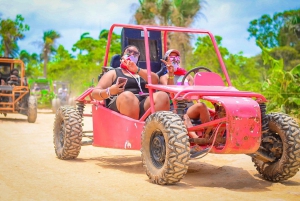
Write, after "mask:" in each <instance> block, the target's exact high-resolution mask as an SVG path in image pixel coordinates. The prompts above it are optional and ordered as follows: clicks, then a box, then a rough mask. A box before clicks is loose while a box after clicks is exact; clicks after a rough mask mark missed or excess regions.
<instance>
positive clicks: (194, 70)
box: [181, 66, 212, 85]
mask: <svg viewBox="0 0 300 201" xmlns="http://www.w3.org/2000/svg"><path fill="white" fill-rule="evenodd" d="M199 70H205V71H207V72H212V71H211V70H210V69H209V68H206V67H204V66H199V67H195V68H193V69H191V70H189V71H188V72H187V73H186V74H185V75H184V77H183V78H182V81H181V85H184V81H185V79H186V78H187V76H189V74H191V73H194V75H195V74H196V73H198V72H199Z"/></svg>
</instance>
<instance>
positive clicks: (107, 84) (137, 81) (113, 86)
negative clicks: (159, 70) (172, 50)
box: [92, 45, 170, 119]
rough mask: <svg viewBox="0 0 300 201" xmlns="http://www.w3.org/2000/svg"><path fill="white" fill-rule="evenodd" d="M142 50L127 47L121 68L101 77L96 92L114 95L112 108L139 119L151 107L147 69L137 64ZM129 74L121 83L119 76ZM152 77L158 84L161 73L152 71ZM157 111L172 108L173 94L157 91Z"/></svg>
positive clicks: (99, 96)
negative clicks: (171, 96)
mask: <svg viewBox="0 0 300 201" xmlns="http://www.w3.org/2000/svg"><path fill="white" fill-rule="evenodd" d="M139 56H140V52H139V50H138V48H137V47H136V46H134V45H129V46H127V47H125V49H124V51H123V54H122V58H121V65H120V68H116V69H114V70H110V71H108V72H107V73H105V74H104V75H103V76H102V78H101V79H100V80H99V82H98V84H97V86H96V87H95V88H94V90H93V92H92V97H93V98H94V99H96V100H105V99H110V100H109V103H108V105H107V107H108V108H110V109H112V110H114V111H116V112H119V113H121V114H123V115H126V116H128V117H131V118H133V119H139V118H141V117H142V115H143V114H144V113H145V111H146V110H147V109H149V108H150V98H149V96H148V89H147V88H146V84H147V79H148V77H147V70H145V69H141V68H139V67H138V66H137V63H138V59H139ZM119 77H120V78H127V82H123V83H118V82H117V80H118V78H119ZM151 81H152V83H153V84H157V83H158V81H159V78H158V76H157V74H155V73H153V72H151ZM153 100H154V107H155V111H168V110H170V104H169V96H168V94H167V93H166V92H162V91H159V92H155V93H153Z"/></svg>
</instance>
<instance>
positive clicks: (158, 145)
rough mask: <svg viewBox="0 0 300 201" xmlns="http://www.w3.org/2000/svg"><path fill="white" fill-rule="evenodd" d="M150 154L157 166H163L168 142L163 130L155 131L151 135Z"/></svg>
mask: <svg viewBox="0 0 300 201" xmlns="http://www.w3.org/2000/svg"><path fill="white" fill-rule="evenodd" d="M150 154H151V159H152V162H153V164H154V165H155V167H157V168H161V167H162V166H163V165H164V163H165V158H166V142H165V138H164V136H163V134H162V132H161V131H155V132H154V133H153V134H152V136H151V139H150Z"/></svg>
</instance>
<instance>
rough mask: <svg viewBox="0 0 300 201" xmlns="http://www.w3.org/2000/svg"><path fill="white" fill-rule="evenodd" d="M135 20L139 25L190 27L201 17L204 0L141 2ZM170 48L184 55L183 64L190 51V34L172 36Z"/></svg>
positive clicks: (145, 0)
mask: <svg viewBox="0 0 300 201" xmlns="http://www.w3.org/2000/svg"><path fill="white" fill-rule="evenodd" d="M139 3H140V5H139V7H137V9H136V12H135V14H134V18H135V21H136V23H137V24H149V25H162V26H181V27H190V26H191V25H192V23H193V22H194V21H195V19H197V18H198V17H199V16H200V14H201V13H200V10H201V8H202V4H204V3H205V1H204V0H139ZM169 37H170V42H171V44H170V46H171V47H172V48H176V49H178V50H179V51H180V52H181V54H182V59H183V60H182V63H183V65H184V64H185V61H184V58H185V54H186V52H187V51H190V50H191V49H192V48H191V45H190V39H191V38H190V36H189V35H188V34H183V33H181V34H175V33H174V34H172V35H170V36H169Z"/></svg>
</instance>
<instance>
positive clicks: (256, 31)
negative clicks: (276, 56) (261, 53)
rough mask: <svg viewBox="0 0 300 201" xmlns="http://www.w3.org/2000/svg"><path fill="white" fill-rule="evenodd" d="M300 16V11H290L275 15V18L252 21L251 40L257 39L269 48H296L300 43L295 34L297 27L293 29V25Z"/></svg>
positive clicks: (266, 17) (264, 16)
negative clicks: (296, 17)
mask: <svg viewBox="0 0 300 201" xmlns="http://www.w3.org/2000/svg"><path fill="white" fill-rule="evenodd" d="M299 14H300V9H297V10H289V11H284V12H282V13H275V14H274V15H273V17H271V16H270V15H263V16H261V17H260V18H259V19H255V20H252V21H251V22H250V26H249V28H248V32H249V34H250V36H249V39H250V38H255V39H256V40H258V41H261V43H262V44H263V46H265V47H268V48H272V47H277V46H285V45H288V46H295V44H297V43H298V42H299V41H298V38H297V35H296V33H295V30H296V29H295V27H296V26H294V27H293V28H292V27H291V24H293V23H292V22H293V19H294V18H295V16H299ZM296 24H297V23H296ZM297 27H298V25H297ZM297 30H298V29H297Z"/></svg>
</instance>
